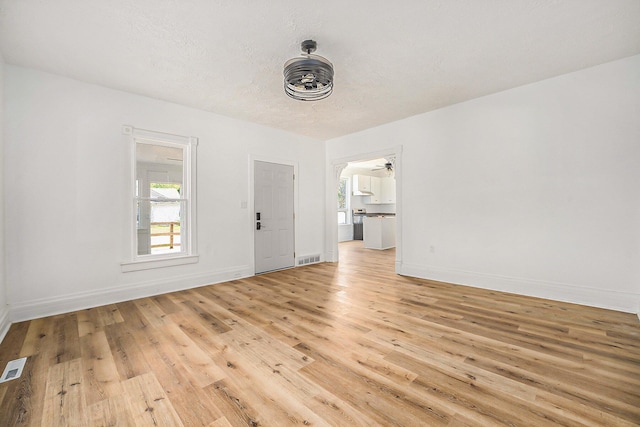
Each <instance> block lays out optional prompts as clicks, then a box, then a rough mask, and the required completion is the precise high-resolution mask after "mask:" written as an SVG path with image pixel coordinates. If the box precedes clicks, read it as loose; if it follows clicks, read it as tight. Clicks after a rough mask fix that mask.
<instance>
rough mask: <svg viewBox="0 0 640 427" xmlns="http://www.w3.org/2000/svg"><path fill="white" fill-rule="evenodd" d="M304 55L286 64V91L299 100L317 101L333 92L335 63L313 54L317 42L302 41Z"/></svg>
mask: <svg viewBox="0 0 640 427" xmlns="http://www.w3.org/2000/svg"><path fill="white" fill-rule="evenodd" d="M301 47H302V52H303V53H302V56H301V57H299V58H293V59H290V60H288V61H287V62H286V63H285V64H284V91H285V92H286V94H287V95H289V96H290V97H291V98H293V99H297V100H299V101H317V100H319V99H324V98H326V97H327V96H329V95H331V92H333V65H332V64H331V62H329V61H327V60H326V59H325V58H323V57H322V56H318V55H312V54H311V53H312V52H315V50H316V47H317V43H316V42H315V41H313V40H305V41H303V42H302V45H301Z"/></svg>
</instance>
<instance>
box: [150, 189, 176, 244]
mask: <svg viewBox="0 0 640 427" xmlns="http://www.w3.org/2000/svg"><path fill="white" fill-rule="evenodd" d="M149 193H150V196H151V199H152V202H151V221H150V224H149V225H150V226H151V228H150V230H151V233H150V234H151V253H152V254H156V253H166V252H179V251H180V208H181V202H180V201H175V200H176V199H180V184H164V183H156V182H152V183H151V185H150V188H149ZM163 199H167V200H171V199H173V200H171V201H162V200H163Z"/></svg>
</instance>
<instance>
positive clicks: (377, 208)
mask: <svg viewBox="0 0 640 427" xmlns="http://www.w3.org/2000/svg"><path fill="white" fill-rule="evenodd" d="M331 172H332V173H331V175H330V182H329V183H328V184H329V185H328V188H329V189H331V191H330V192H329V193H330V194H329V195H328V199H327V200H328V205H327V206H329V209H327V212H328V216H327V218H328V224H327V225H328V229H329V230H332V232H330V233H328V235H329V237H330V239H329V241H328V242H327V243H328V245H327V246H328V249H329V251H328V253H327V257H326V259H327V261H333V262H339V260H340V253H339V247H340V244H339V243H340V242H345V241H350V242H351V243H349V245H360V244H361V245H362V246H363V247H364V245H365V242H364V241H363V240H359V241H358V240H355V241H354V240H353V238H354V237H355V238H356V239H358V238H360V235H359V233H360V230H362V226H359V225H355V226H354V224H353V221H354V218H355V220H356V222H359V220H364V216H365V215H358V213H364V212H363V210H364V211H366V213H367V214H369V218H368V219H367V220H366V221H367V223H368V224H369V225H370V227H369V230H370V231H371V230H372V229H374V227H377V226H379V227H380V230H379V231H380V233H384V231H383V228H384V229H385V230H386V234H385V235H381V234H378V229H376V233H374V234H373V236H374V238H373V239H370V241H369V242H367V244H368V246H370V247H376V248H377V249H380V250H383V249H384V248H385V247H387V248H388V247H391V246H395V272H396V273H401V271H400V268H401V266H402V215H401V213H402V173H401V172H402V147H395V148H392V149H388V150H384V151H377V152H369V153H360V154H356V155H353V156H350V157H347V158H340V159H334V160H333V161H332V162H331ZM367 176H369V177H373V182H371V181H370V180H369V179H368V178H366V177H367ZM354 177H355V178H354ZM341 178H342V179H341ZM344 178H346V179H344ZM362 181H365V182H364V183H363V182H362ZM354 184H355V187H354ZM393 184H395V185H393ZM383 185H384V186H385V187H384V189H383V187H382V186H383ZM391 185H393V186H391ZM371 187H373V188H371ZM354 188H355V191H354ZM372 190H376V191H375V192H374V191H372ZM385 190H386V191H385ZM340 192H342V193H343V194H344V195H345V196H347V195H349V196H350V197H345V199H346V200H343V202H346V203H342V205H341V206H337V205H338V203H339V202H338V198H339V194H340ZM354 193H355V195H354ZM376 193H377V194H376ZM393 196H395V198H394V197H393ZM349 198H350V200H349ZM394 201H395V203H393V202H394ZM354 209H357V210H359V211H356V215H355V216H354V215H353V211H354ZM377 214H379V215H377ZM371 217H376V218H371ZM393 223H395V227H391V225H392V224H393ZM391 228H393V229H394V231H395V233H394V234H395V236H393V237H394V238H395V239H393V238H391V237H390V236H389V234H388V233H389V230H390V229H391ZM367 234H368V235H369V236H371V235H372V233H367ZM363 237H364V236H363ZM390 239H391V240H395V244H393V243H390ZM343 247H344V244H343Z"/></svg>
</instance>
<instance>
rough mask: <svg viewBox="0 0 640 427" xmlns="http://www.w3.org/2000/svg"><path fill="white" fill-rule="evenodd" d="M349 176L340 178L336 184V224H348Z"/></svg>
mask: <svg viewBox="0 0 640 427" xmlns="http://www.w3.org/2000/svg"><path fill="white" fill-rule="evenodd" d="M349 188H350V186H349V178H340V182H339V184H338V224H349V215H348V213H349V204H350V201H351V200H350V191H349Z"/></svg>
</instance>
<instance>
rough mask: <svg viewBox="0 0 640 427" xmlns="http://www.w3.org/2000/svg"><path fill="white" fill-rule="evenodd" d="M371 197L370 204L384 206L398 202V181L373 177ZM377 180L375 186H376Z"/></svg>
mask: <svg viewBox="0 0 640 427" xmlns="http://www.w3.org/2000/svg"><path fill="white" fill-rule="evenodd" d="M371 178H372V180H371V193H372V194H371V196H370V197H369V201H368V204H370V205H382V204H392V203H395V202H396V180H395V179H393V178H378V177H371ZM374 178H375V184H374Z"/></svg>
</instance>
